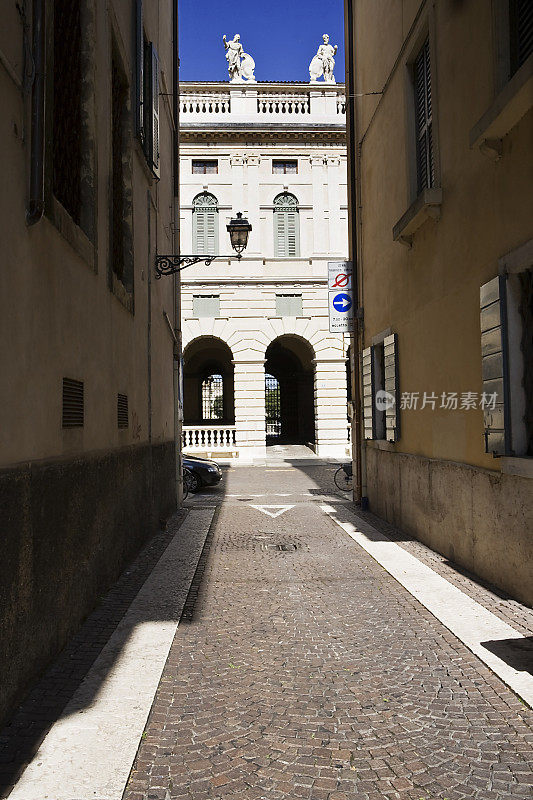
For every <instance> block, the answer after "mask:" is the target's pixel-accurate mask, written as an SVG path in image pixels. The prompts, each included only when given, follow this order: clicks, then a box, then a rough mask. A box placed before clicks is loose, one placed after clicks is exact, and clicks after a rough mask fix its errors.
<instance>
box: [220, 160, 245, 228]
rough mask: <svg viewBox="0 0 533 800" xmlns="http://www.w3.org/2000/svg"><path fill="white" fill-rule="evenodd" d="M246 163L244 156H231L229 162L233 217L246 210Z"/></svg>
mask: <svg viewBox="0 0 533 800" xmlns="http://www.w3.org/2000/svg"><path fill="white" fill-rule="evenodd" d="M244 161H245V159H244V156H240V155H234V156H231V157H230V160H229V163H230V167H231V202H232V206H233V208H232V212H231V216H232V217H234V216H235V214H236V213H237V211H241V212H242V211H243V210H244ZM226 235H227V234H226ZM221 241H222V240H221Z"/></svg>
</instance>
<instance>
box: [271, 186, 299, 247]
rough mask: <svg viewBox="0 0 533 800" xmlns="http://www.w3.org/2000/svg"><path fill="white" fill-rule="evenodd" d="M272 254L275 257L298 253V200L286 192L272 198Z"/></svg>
mask: <svg viewBox="0 0 533 800" xmlns="http://www.w3.org/2000/svg"><path fill="white" fill-rule="evenodd" d="M274 255H275V256H276V257H277V258H290V257H291V256H292V257H298V256H299V255H300V219H299V213H298V200H297V199H296V197H295V196H294V195H293V194H289V193H288V192H283V193H282V194H278V196H277V197H276V198H275V199H274Z"/></svg>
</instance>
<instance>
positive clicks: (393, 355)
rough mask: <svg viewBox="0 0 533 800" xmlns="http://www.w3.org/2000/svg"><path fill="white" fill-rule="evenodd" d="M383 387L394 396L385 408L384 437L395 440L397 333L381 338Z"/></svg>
mask: <svg viewBox="0 0 533 800" xmlns="http://www.w3.org/2000/svg"><path fill="white" fill-rule="evenodd" d="M383 350H384V366H385V377H384V382H383V385H384V389H385V391H386V392H388V393H389V394H391V395H392V396H393V397H394V400H395V404H394V406H392V407H391V408H387V409H385V438H386V439H387V441H389V442H397V441H398V439H399V438H400V392H399V382H398V334H397V333H393V334H391V335H390V336H387V337H386V338H385V339H384V340H383Z"/></svg>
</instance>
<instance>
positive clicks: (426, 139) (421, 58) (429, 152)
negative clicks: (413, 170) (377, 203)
mask: <svg viewBox="0 0 533 800" xmlns="http://www.w3.org/2000/svg"><path fill="white" fill-rule="evenodd" d="M414 85H415V87H414V88H415V124H416V162H417V181H418V192H419V193H420V192H421V191H423V190H424V189H428V188H430V187H431V186H434V184H435V164H434V159H433V131H432V108H431V64H430V59H429V39H426V41H425V43H424V46H423V47H422V49H421V51H420V53H419V54H418V56H417V59H416V61H415V65H414Z"/></svg>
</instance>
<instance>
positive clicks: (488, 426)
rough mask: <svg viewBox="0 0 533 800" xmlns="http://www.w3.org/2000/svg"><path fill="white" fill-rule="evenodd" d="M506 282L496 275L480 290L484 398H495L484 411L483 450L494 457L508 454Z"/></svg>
mask: <svg viewBox="0 0 533 800" xmlns="http://www.w3.org/2000/svg"><path fill="white" fill-rule="evenodd" d="M505 281H506V279H505V277H504V276H503V275H499V276H498V277H497V278H493V279H492V280H491V281H489V282H488V283H485V284H484V285H483V286H482V287H481V289H480V291H479V297H480V309H481V368H482V378H483V392H484V393H485V395H486V396H490V395H492V394H494V393H496V395H497V398H496V405H495V408H494V409H491V408H490V407H489V408H485V409H484V410H483V417H484V428H485V451H486V452H487V453H492V454H493V455H505V454H506V453H509V452H510V438H511V437H510V434H511V426H510V407H509V397H508V392H509V381H508V370H507V305H506V304H507V300H506V283H505ZM489 405H490V404H489Z"/></svg>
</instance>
